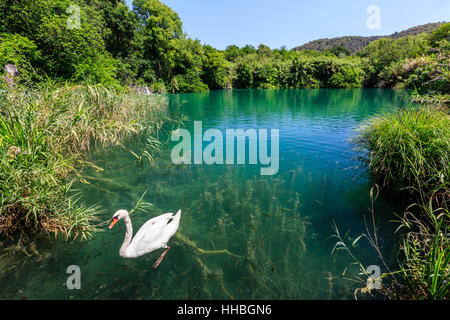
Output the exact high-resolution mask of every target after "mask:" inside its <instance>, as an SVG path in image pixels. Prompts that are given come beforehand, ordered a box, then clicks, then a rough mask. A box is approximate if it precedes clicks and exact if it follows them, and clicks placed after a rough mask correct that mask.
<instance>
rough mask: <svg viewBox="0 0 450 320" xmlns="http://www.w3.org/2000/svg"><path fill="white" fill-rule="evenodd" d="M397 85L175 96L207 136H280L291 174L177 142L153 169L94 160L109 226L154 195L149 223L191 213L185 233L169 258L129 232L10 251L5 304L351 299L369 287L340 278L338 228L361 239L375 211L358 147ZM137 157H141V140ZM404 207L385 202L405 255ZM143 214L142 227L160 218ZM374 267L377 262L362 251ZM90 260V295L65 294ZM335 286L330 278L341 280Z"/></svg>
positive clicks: (138, 218)
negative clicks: (173, 154) (74, 270)
mask: <svg viewBox="0 0 450 320" xmlns="http://www.w3.org/2000/svg"><path fill="white" fill-rule="evenodd" d="M405 97H406V94H405V93H404V92H401V91H392V90H361V89H356V90H232V91H231V90H230V91H217V92H210V93H205V94H179V95H170V108H171V109H172V111H173V112H176V113H177V114H178V115H180V114H184V115H185V116H186V119H188V121H186V123H185V126H186V128H187V129H188V130H190V131H191V132H192V130H193V129H192V121H193V120H197V121H202V122H203V130H206V129H208V128H216V129H219V130H225V129H228V128H230V129H237V128H242V129H246V128H254V129H256V130H258V129H260V128H265V129H271V128H277V129H279V130H280V170H279V173H278V174H277V175H275V176H260V175H259V166H254V165H227V166H225V165H212V166H207V165H181V166H176V165H174V164H172V163H171V161H170V151H171V147H172V146H173V144H172V143H171V144H168V145H167V146H166V147H165V149H164V150H163V151H162V152H161V153H160V154H159V155H158V158H157V159H156V162H155V166H148V165H141V164H140V163H139V162H137V161H136V159H135V158H134V157H133V155H131V153H129V152H127V151H126V150H123V149H121V148H118V147H111V148H109V149H107V150H103V151H101V152H94V153H92V154H91V155H90V159H89V160H91V161H93V162H94V163H95V164H96V165H98V166H100V167H102V168H103V169H104V170H103V171H101V172H96V171H94V170H88V171H86V173H85V175H86V179H87V181H88V182H89V184H79V185H77V186H76V188H77V189H79V190H80V191H81V192H82V194H83V200H84V201H85V202H86V203H87V204H99V205H101V207H102V208H103V209H104V211H103V212H102V213H100V214H99V215H100V221H104V220H107V219H109V218H110V217H111V216H112V214H113V213H114V212H115V211H116V210H118V209H122V208H124V209H131V208H133V207H134V205H135V203H136V202H137V200H138V199H139V197H140V196H141V195H142V194H143V193H144V191H145V190H147V189H148V192H147V194H146V198H145V200H146V201H148V202H151V203H152V204H153V206H152V208H151V210H150V212H151V215H150V216H156V215H158V214H161V213H164V212H176V211H177V210H178V209H181V210H182V218H181V224H180V229H179V231H178V233H177V236H176V237H174V238H172V240H171V247H172V250H170V252H169V254H168V255H167V256H166V258H165V259H164V261H163V263H162V264H161V265H160V266H159V267H158V269H157V270H153V269H152V268H151V266H152V265H153V263H154V262H155V260H156V259H157V257H158V256H159V255H160V254H161V252H153V253H150V254H148V255H146V256H144V257H141V258H139V259H133V260H126V259H122V258H120V257H119V255H118V250H119V248H120V245H121V243H122V241H123V236H124V232H125V227H124V225H123V224H122V223H119V224H118V226H117V227H116V228H115V229H113V230H107V228H104V230H102V231H101V232H99V233H97V234H95V236H94V238H93V239H92V240H91V241H89V242H75V243H66V242H65V241H63V240H61V239H57V240H54V239H47V240H42V241H40V242H38V243H36V244H34V246H33V248H34V251H35V252H34V253H33V252H31V253H30V254H29V255H27V254H25V253H21V252H16V253H13V254H11V252H9V251H6V250H2V251H0V288H1V289H0V298H13V299H22V298H30V299H71V298H75V299H352V298H353V292H354V290H355V289H356V288H357V287H358V286H359V285H360V284H357V283H356V284H355V283H353V282H349V281H345V280H342V279H339V277H338V276H339V275H340V274H342V272H343V270H344V269H345V267H346V266H348V264H349V263H350V262H351V261H350V260H349V258H348V257H346V256H344V255H331V254H330V253H331V250H332V248H333V245H334V242H333V239H330V236H331V235H332V233H333V230H332V227H331V226H332V223H333V221H336V224H337V225H338V226H339V227H340V228H342V229H343V230H344V229H345V230H347V229H350V234H351V235H354V237H357V236H358V235H359V234H360V233H361V232H364V231H365V230H364V215H369V214H370V212H369V210H368V209H369V207H370V199H369V191H370V188H371V185H370V182H369V181H368V178H367V175H366V174H364V172H363V171H362V170H361V169H360V168H359V167H358V166H359V163H358V162H357V161H356V160H355V158H354V153H353V150H352V145H351V144H350V143H349V138H350V137H351V136H352V135H354V134H355V129H356V128H357V127H358V126H359V125H360V124H361V123H362V122H363V121H365V120H367V119H368V118H369V117H370V116H372V115H375V114H377V113H380V112H383V111H387V110H391V109H392V108H393V107H395V106H401V105H402V104H403V103H404V102H405V101H406V100H405ZM126 147H127V149H132V150H135V151H136V150H140V149H142V148H143V143H142V141H141V139H137V140H136V141H132V142H130V143H129V144H127V146H126ZM395 209H396V208H395V207H394V205H392V204H390V205H388V204H387V203H386V202H384V201H383V200H382V199H380V200H378V201H377V203H376V213H377V223H378V224H379V233H380V237H381V238H382V239H383V241H384V242H383V248H384V250H385V252H386V253H387V255H390V254H391V253H392V252H393V249H394V248H395V239H394V237H393V235H392V233H393V228H394V226H393V225H392V224H390V223H389V222H388V220H389V219H391V218H393V216H392V211H393V210H395ZM150 216H149V215H148V214H144V213H135V214H133V215H132V217H131V218H132V221H133V226H134V229H135V231H136V230H137V229H138V228H139V227H140V226H141V225H142V224H143V223H144V222H145V221H146V220H148V219H149V218H150ZM357 250H358V252H359V253H360V254H361V255H362V256H363V258H362V260H363V262H365V263H367V264H378V263H380V262H379V261H378V258H377V257H376V255H375V252H374V251H373V250H371V249H370V248H369V246H368V245H367V244H364V243H362V242H361V244H360V245H359V247H358V248H357ZM69 265H79V266H80V268H81V272H82V280H81V281H82V287H81V289H80V290H68V289H67V288H66V284H65V283H66V279H67V277H68V275H67V274H66V268H67V267H68V266H69ZM330 276H333V277H336V278H333V279H332V280H331V277H330Z"/></svg>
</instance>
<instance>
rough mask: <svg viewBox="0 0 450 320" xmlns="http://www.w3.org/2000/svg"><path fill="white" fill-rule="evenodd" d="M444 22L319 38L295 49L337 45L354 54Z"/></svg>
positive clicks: (321, 49)
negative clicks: (381, 41)
mask: <svg viewBox="0 0 450 320" xmlns="http://www.w3.org/2000/svg"><path fill="white" fill-rule="evenodd" d="M441 25H442V23H440V22H437V23H428V24H424V25H420V26H417V27H413V28H410V29H408V30H405V31H402V32H396V33H393V34H391V35H389V36H371V37H358V36H350V37H348V36H347V37H339V38H332V39H328V38H326V39H319V40H314V41H311V42H308V43H306V44H304V45H301V46H299V47H296V48H294V50H295V51H304V50H314V51H326V50H332V49H333V48H336V47H343V48H345V49H347V50H349V51H350V52H351V53H352V54H354V53H357V52H359V51H361V50H363V49H364V48H365V47H366V46H367V45H368V44H370V43H371V42H373V41H375V40H379V39H381V38H389V39H400V38H404V37H410V36H417V35H420V34H422V33H431V32H433V31H434V30H436V29H437V28H439V27H440V26H441Z"/></svg>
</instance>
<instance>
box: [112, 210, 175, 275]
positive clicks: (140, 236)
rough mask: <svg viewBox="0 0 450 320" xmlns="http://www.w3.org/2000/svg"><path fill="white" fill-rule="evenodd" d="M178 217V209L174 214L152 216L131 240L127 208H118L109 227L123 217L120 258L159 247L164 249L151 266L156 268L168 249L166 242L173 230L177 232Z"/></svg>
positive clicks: (133, 256) (131, 234)
mask: <svg viewBox="0 0 450 320" xmlns="http://www.w3.org/2000/svg"><path fill="white" fill-rule="evenodd" d="M180 217H181V210H178V212H177V214H176V215H173V213H166V214H163V215H160V216H158V217H155V218H152V219H150V220H148V221H147V222H146V223H144V225H143V226H142V227H141V229H139V231H138V232H137V233H136V235H135V236H134V238H133V240H131V238H132V237H133V226H132V224H131V219H130V215H129V213H128V211H127V210H119V211H117V212H116V213H114V215H113V217H112V219H111V224H110V225H109V229H111V228H112V227H114V225H115V224H116V223H117V221H119V220H121V219H124V221H125V227H126V232H125V239H124V240H123V244H122V247H121V248H120V250H119V254H120V256H121V257H122V258H137V257H140V256H142V255H144V254H147V253H149V252H152V251H155V250H158V249H160V248H164V249H166V251H164V252H163V254H162V255H161V256H160V257H159V258H158V260H156V262H155V264H154V265H153V268H157V267H158V266H159V264H160V263H161V261H162V259H163V258H164V256H165V255H166V254H167V252H168V251H169V250H170V247H169V246H168V245H167V243H168V242H169V239H170V238H171V237H172V236H173V235H174V234H175V232H177V230H178V226H179V224H180Z"/></svg>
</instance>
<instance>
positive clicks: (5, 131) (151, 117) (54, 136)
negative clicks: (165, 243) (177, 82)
mask: <svg viewBox="0 0 450 320" xmlns="http://www.w3.org/2000/svg"><path fill="white" fill-rule="evenodd" d="M165 106H166V102H165V100H164V99H161V98H158V97H157V96H146V95H137V94H133V93H125V92H121V91H116V90H113V89H107V88H105V87H103V86H79V85H78V86H66V87H53V86H41V87H39V88H36V89H33V88H17V89H14V90H9V91H7V92H6V93H5V94H3V95H1V96H0V110H2V113H1V116H0V193H1V195H2V196H1V198H0V236H12V235H13V234H14V233H15V232H16V231H17V232H21V231H25V230H28V229H30V230H32V231H35V230H36V229H37V230H44V231H47V232H52V233H56V234H57V233H62V234H63V235H65V236H67V237H76V236H77V235H79V236H80V237H89V236H90V235H91V233H92V232H93V231H94V230H95V226H94V225H93V224H92V222H93V219H94V215H95V214H96V213H97V211H98V210H97V208H90V207H85V206H83V205H82V204H80V203H77V200H76V198H75V197H73V196H70V194H69V191H70V189H71V185H72V182H73V181H74V180H75V179H76V178H77V177H80V178H81V176H80V172H81V169H82V168H83V167H84V166H88V165H89V163H86V162H84V161H83V160H82V155H83V154H84V153H85V152H86V151H87V150H89V149H91V148H93V147H94V146H99V147H105V146H108V145H111V144H120V143H121V142H122V141H123V140H124V139H126V138H127V137H128V136H130V135H133V134H136V133H139V132H147V134H149V135H150V136H151V135H153V134H154V133H155V131H156V130H157V129H158V127H159V125H160V123H161V121H162V119H164V115H165ZM96 169H100V168H98V167H96ZM81 179H82V178H81Z"/></svg>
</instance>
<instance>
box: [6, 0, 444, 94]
mask: <svg viewBox="0 0 450 320" xmlns="http://www.w3.org/2000/svg"><path fill="white" fill-rule="evenodd" d="M71 5H76V6H78V7H79V9H80V10H79V13H80V23H81V24H80V28H68V26H67V21H68V19H69V18H73V12H72V13H71V12H69V11H68V8H69V7H70V6H71ZM440 25H441V24H429V25H425V26H419V27H416V28H412V29H410V30H407V31H405V32H401V33H398V34H394V35H391V36H389V37H385V38H380V37H372V38H373V39H372V38H370V39H369V38H367V39H366V38H364V39H365V40H364V41H365V45H367V44H368V43H369V42H371V43H370V44H369V45H368V46H367V47H366V48H365V49H364V50H362V51H360V52H359V53H358V56H355V55H354V56H352V55H351V53H352V52H355V50H353V49H354V48H353V47H352V48H349V47H348V46H347V45H346V44H347V40H348V41H350V42H351V41H353V40H352V39H353V38H358V37H344V38H339V39H340V40H339V41H337V40H336V41H331V40H329V41H328V39H325V40H326V41H325V40H323V41H322V40H319V41H318V42H317V44H320V43H321V44H323V45H325V47H323V48H322V45H320V46H319V47H317V48H316V47H314V46H310V47H308V48H309V49H314V50H306V49H307V48H306V47H305V48H302V51H295V50H287V49H286V48H285V47H282V48H280V49H274V50H272V49H271V48H269V47H268V46H266V45H264V44H260V45H259V46H258V47H257V48H255V47H253V46H252V45H246V46H244V47H242V48H239V47H238V46H235V45H231V46H229V47H227V49H226V50H223V51H222V50H217V49H214V48H213V47H211V46H209V45H202V44H201V43H200V41H199V40H192V39H190V38H188V37H187V35H185V34H184V33H183V28H182V22H181V19H180V17H179V16H178V14H177V13H176V12H174V11H173V10H172V9H171V8H170V7H169V6H167V5H165V4H163V3H162V2H161V1H160V0H135V1H133V9H132V10H130V9H129V8H128V6H127V5H126V4H125V3H124V1H122V0H92V1H83V0H74V1H72V0H17V1H3V2H1V3H0V34H3V36H2V37H3V39H4V40H3V41H2V43H0V50H1V53H2V55H1V57H0V63H1V64H5V63H6V61H13V62H15V64H18V65H19V71H20V72H21V74H22V75H23V79H25V80H27V81H29V80H34V81H36V80H38V81H39V80H43V79H47V78H52V79H58V80H65V81H72V82H76V83H79V82H83V83H90V84H94V83H101V84H104V85H108V86H109V85H113V86H117V85H119V84H121V85H126V86H134V85H142V84H145V85H146V86H147V87H150V86H152V84H153V83H156V84H157V86H158V87H160V88H161V91H163V92H165V91H168V92H192V91H193V92H204V91H206V90H217V89H224V88H233V87H234V88H260V89H265V88H320V87H324V88H354V87H360V86H362V85H363V84H364V85H365V86H367V87H395V88H397V87H400V88H402V87H405V88H411V89H418V90H422V91H437V92H439V93H441V94H447V93H448V90H449V89H448V88H449V86H448V84H449V81H448V74H449V71H448V67H446V63H447V64H448V58H445V59H444V60H443V59H442V53H445V52H448V50H449V47H450V46H449V45H448V44H449V41H448V28H449V27H448V24H444V25H442V26H441V27H440V28H439V29H437V30H435V29H436V27H438V26H440ZM432 30H435V31H434V32H433V33H432V34H430V35H425V34H423V35H419V34H420V33H421V32H430V31H432ZM405 36H409V37H405ZM366 40H367V41H366ZM364 41H363V42H364ZM366 42H367V43H366ZM428 44H430V45H431V46H432V48H433V50H434V51H433V50H429V48H428ZM365 45H364V46H365ZM437 52H440V53H439V54H438V53H437ZM422 56H425V57H426V60H427V62H426V63H422V61H421V60H420V59H422V58H421V57H422ZM161 84H163V86H160V85H161ZM163 87H164V89H163ZM157 91H160V90H159V89H157Z"/></svg>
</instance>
